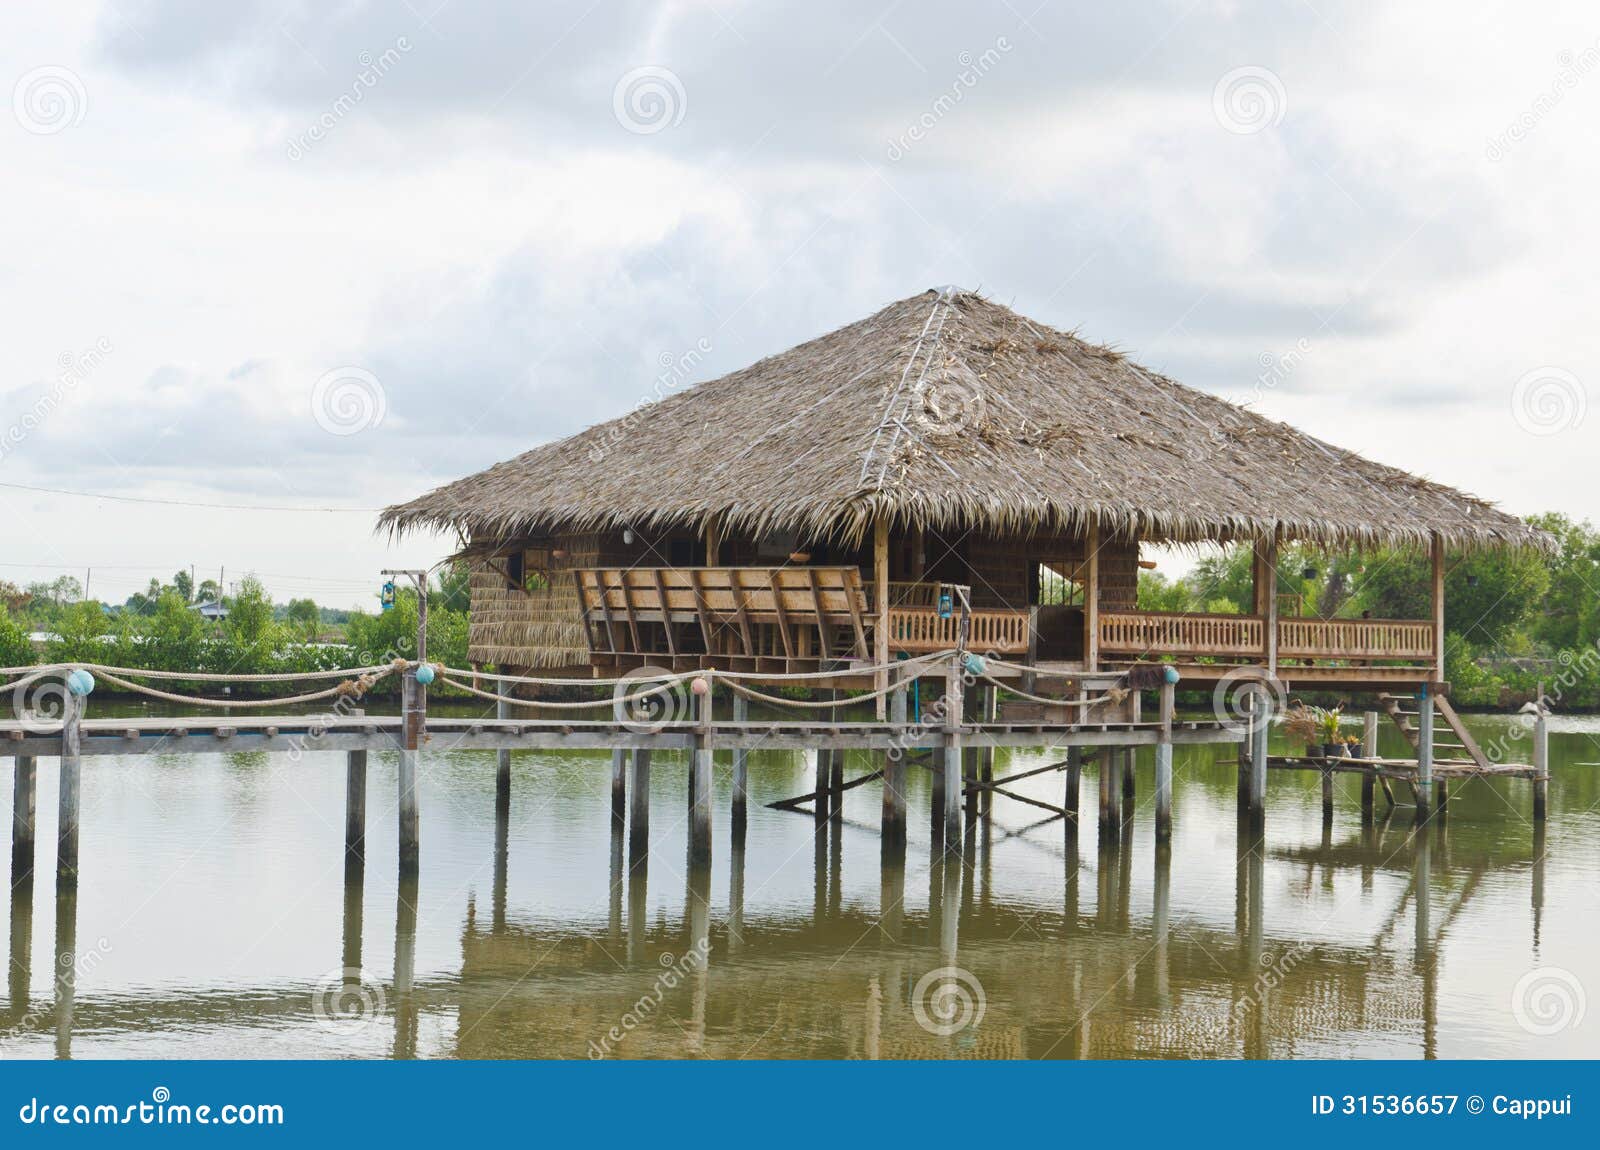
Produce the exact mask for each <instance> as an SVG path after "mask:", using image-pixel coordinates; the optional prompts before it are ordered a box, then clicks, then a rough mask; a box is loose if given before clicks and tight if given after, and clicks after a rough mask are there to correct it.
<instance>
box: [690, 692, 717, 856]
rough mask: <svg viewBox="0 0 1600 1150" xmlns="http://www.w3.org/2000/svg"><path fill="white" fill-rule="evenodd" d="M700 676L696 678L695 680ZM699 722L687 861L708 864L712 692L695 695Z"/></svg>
mask: <svg viewBox="0 0 1600 1150" xmlns="http://www.w3.org/2000/svg"><path fill="white" fill-rule="evenodd" d="M698 681H699V680H696V682H698ZM695 699H696V706H697V709H698V712H699V720H700V721H699V723H698V724H697V725H696V727H695V732H694V753H693V760H692V764H691V769H692V770H693V772H694V804H693V806H692V807H691V808H690V811H689V862H690V864H691V865H693V866H699V867H704V866H710V865H711V763H712V758H711V756H712V749H711V692H710V690H707V691H706V693H705V694H703V695H696V696H695Z"/></svg>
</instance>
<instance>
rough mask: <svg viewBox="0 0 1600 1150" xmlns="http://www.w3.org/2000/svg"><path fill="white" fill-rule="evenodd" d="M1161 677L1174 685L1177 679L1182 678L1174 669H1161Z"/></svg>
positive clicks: (1176, 669)
mask: <svg viewBox="0 0 1600 1150" xmlns="http://www.w3.org/2000/svg"><path fill="white" fill-rule="evenodd" d="M1161 677H1162V678H1163V679H1165V680H1166V681H1167V682H1169V683H1176V682H1177V681H1178V680H1179V679H1181V678H1183V676H1182V675H1180V674H1178V668H1176V667H1163V668H1161Z"/></svg>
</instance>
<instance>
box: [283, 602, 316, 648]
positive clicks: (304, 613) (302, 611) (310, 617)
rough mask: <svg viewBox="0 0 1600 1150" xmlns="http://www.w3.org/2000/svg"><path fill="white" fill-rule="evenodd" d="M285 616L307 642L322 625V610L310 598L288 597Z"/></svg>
mask: <svg viewBox="0 0 1600 1150" xmlns="http://www.w3.org/2000/svg"><path fill="white" fill-rule="evenodd" d="M285 618H286V619H287V620H288V621H289V625H290V626H291V627H293V628H294V629H295V630H296V631H297V632H299V634H300V635H301V636H302V637H303V638H304V639H305V641H306V642H308V643H309V642H311V641H313V640H314V639H315V638H316V637H317V632H318V630H319V629H320V628H321V626H322V612H321V611H319V610H318V609H317V605H316V603H314V602H313V601H312V600H310V599H290V600H289V607H288V612H287V614H286V616H285Z"/></svg>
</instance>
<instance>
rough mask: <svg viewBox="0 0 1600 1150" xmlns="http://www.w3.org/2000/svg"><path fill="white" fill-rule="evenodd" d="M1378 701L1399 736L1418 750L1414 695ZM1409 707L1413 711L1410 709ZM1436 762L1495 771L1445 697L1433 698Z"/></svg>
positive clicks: (1391, 697)
mask: <svg viewBox="0 0 1600 1150" xmlns="http://www.w3.org/2000/svg"><path fill="white" fill-rule="evenodd" d="M1378 701H1379V702H1380V703H1382V704H1383V709H1384V710H1385V711H1387V712H1388V714H1389V718H1391V719H1393V720H1394V724H1395V726H1397V727H1399V728H1400V733H1401V734H1402V735H1404V736H1405V739H1406V742H1407V743H1410V744H1411V749H1412V750H1417V749H1418V748H1419V747H1420V745H1421V738H1420V736H1421V731H1420V730H1418V728H1417V724H1416V722H1415V720H1416V718H1417V716H1418V714H1420V712H1419V711H1418V710H1416V705H1417V700H1416V698H1415V696H1412V695H1379V696H1378ZM1407 705H1409V707H1410V708H1411V709H1409V710H1408V709H1407ZM1433 758H1434V762H1436V763H1459V764H1462V765H1473V766H1477V767H1479V768H1481V769H1482V770H1485V771H1488V770H1492V769H1493V766H1492V764H1491V763H1490V762H1489V759H1488V756H1486V755H1485V754H1484V753H1483V748H1482V747H1480V746H1478V743H1477V740H1476V739H1474V738H1473V737H1472V736H1471V735H1470V734H1469V733H1468V732H1467V728H1466V726H1465V724H1463V723H1462V722H1461V716H1460V715H1458V714H1456V709H1455V708H1454V707H1452V706H1451V705H1450V700H1449V699H1447V698H1445V697H1444V696H1443V695H1435V696H1434V697H1433Z"/></svg>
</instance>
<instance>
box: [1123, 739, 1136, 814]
mask: <svg viewBox="0 0 1600 1150" xmlns="http://www.w3.org/2000/svg"><path fill="white" fill-rule="evenodd" d="M1134 761H1135V757H1134V750H1133V748H1132V747H1128V748H1126V749H1124V750H1123V752H1122V817H1123V818H1125V819H1131V818H1133V810H1134V805H1135V800H1136V799H1137V797H1138V795H1137V788H1136V785H1135V784H1136V781H1137V776H1136V775H1135V774H1134V770H1133V767H1134Z"/></svg>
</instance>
